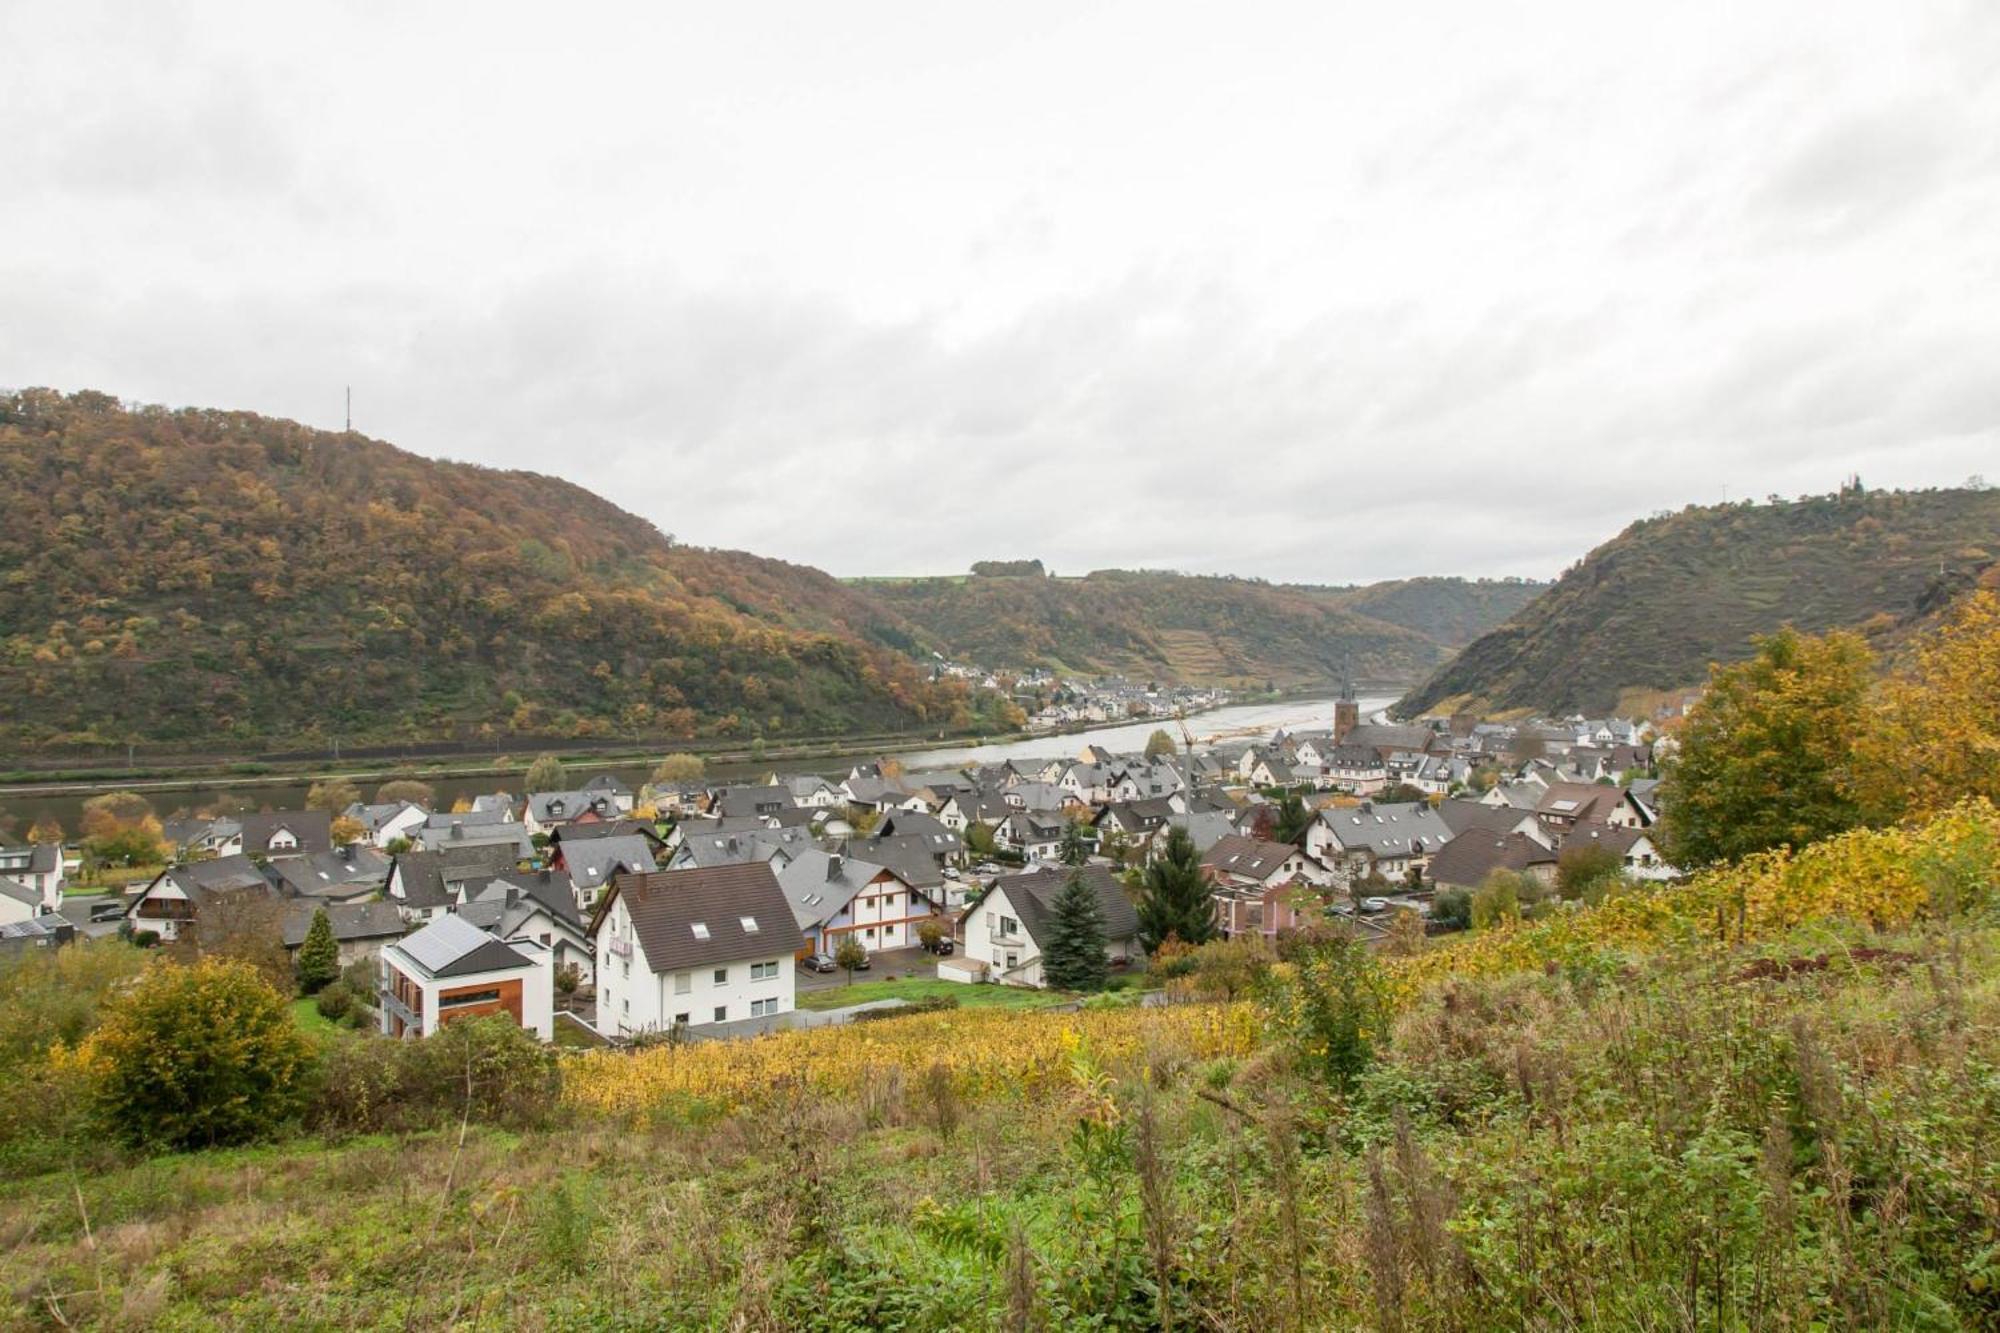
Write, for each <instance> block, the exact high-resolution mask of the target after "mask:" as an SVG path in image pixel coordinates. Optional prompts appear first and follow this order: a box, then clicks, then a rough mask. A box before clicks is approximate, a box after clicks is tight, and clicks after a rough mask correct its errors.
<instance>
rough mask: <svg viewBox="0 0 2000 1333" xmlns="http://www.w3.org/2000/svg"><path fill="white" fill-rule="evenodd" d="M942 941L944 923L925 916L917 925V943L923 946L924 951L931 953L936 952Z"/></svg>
mask: <svg viewBox="0 0 2000 1333" xmlns="http://www.w3.org/2000/svg"><path fill="white" fill-rule="evenodd" d="M943 939H944V923H943V922H942V921H940V920H938V919H937V918H936V917H934V916H927V917H925V918H924V919H923V920H922V921H919V922H918V923H917V943H919V944H921V945H923V946H924V947H925V948H926V949H929V950H930V951H931V952H933V953H935V952H937V947H938V944H939V943H940V942H942V941H943Z"/></svg>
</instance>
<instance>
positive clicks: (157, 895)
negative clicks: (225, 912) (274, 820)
mask: <svg viewBox="0 0 2000 1333" xmlns="http://www.w3.org/2000/svg"><path fill="white" fill-rule="evenodd" d="M277 896H278V891H277V890H276V889H275V888H273V887H272V885H271V881H270V880H269V879H268V878H267V877H266V876H265V874H264V871H263V869H262V868H261V867H260V866H258V865H257V863H256V862H254V861H252V860H251V859H250V858H249V857H248V856H245V855H242V854H241V853H238V854H236V855H233V856H221V857H217V858H215V859H214V860H212V861H188V862H184V863H182V864H180V865H174V866H169V867H167V868H166V869H165V870H162V871H161V872H160V873H159V874H157V875H155V876H153V878H152V880H151V881H150V882H149V883H148V884H147V885H146V887H145V888H144V889H142V890H140V892H139V893H138V895H137V896H135V897H134V898H133V899H132V900H131V901H130V902H129V903H127V904H126V907H125V919H126V920H127V921H130V922H131V923H132V928H133V930H135V931H138V930H150V931H152V932H153V933H154V934H156V935H158V936H159V937H160V939H161V940H162V941H164V942H166V943H172V942H173V941H175V940H178V939H180V938H181V936H182V935H184V934H186V933H188V932H189V931H191V930H193V928H194V924H195V920H196V918H197V917H199V916H200V915H201V913H202V912H203V911H205V910H208V909H210V908H212V907H216V906H219V905H222V904H225V903H227V902H229V901H230V900H232V899H238V898H250V899H261V898H276V897H277Z"/></svg>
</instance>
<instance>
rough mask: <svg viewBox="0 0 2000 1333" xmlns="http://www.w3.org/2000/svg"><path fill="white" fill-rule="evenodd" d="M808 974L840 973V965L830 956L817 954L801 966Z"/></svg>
mask: <svg viewBox="0 0 2000 1333" xmlns="http://www.w3.org/2000/svg"><path fill="white" fill-rule="evenodd" d="M799 966H800V967H803V968H804V969H805V970H806V971H808V972H838V971H840V964H838V963H836V962H834V961H833V958H832V956H831V955H830V954H823V953H816V954H814V955H813V956H812V957H810V958H808V959H806V960H805V961H804V962H802V963H800V964H799Z"/></svg>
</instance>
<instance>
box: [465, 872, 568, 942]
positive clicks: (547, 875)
mask: <svg viewBox="0 0 2000 1333" xmlns="http://www.w3.org/2000/svg"><path fill="white" fill-rule="evenodd" d="M466 889H467V894H466V900H467V901H468V902H479V901H483V900H486V899H490V898H500V899H504V898H505V897H506V896H507V894H508V893H509V892H513V893H515V894H517V895H519V897H520V898H521V900H522V901H523V902H528V903H533V904H535V905H537V906H539V907H541V908H542V909H543V910H544V911H546V912H547V913H548V914H549V915H550V916H551V917H553V918H554V919H555V920H557V921H559V922H561V923H563V924H564V925H566V926H570V927H572V928H573V929H575V930H577V931H581V930H582V929H583V914H582V913H581V912H579V911H577V910H576V889H575V886H574V885H573V884H572V883H571V881H570V877H569V876H568V875H567V874H564V873H562V872H560V871H554V870H510V871H506V872H504V873H502V874H498V875H495V876H494V877H493V878H492V879H489V880H487V881H486V882H485V883H483V884H475V883H472V882H468V883H467V885H466Z"/></svg>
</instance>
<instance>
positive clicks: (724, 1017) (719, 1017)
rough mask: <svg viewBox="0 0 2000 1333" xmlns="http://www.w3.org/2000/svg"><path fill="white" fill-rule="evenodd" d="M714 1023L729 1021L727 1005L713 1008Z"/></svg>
mask: <svg viewBox="0 0 2000 1333" xmlns="http://www.w3.org/2000/svg"><path fill="white" fill-rule="evenodd" d="M715 1021H716V1022H718V1023H727V1022H728V1021H729V1006H728V1005H726V1004H718V1005H716V1006H715Z"/></svg>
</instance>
